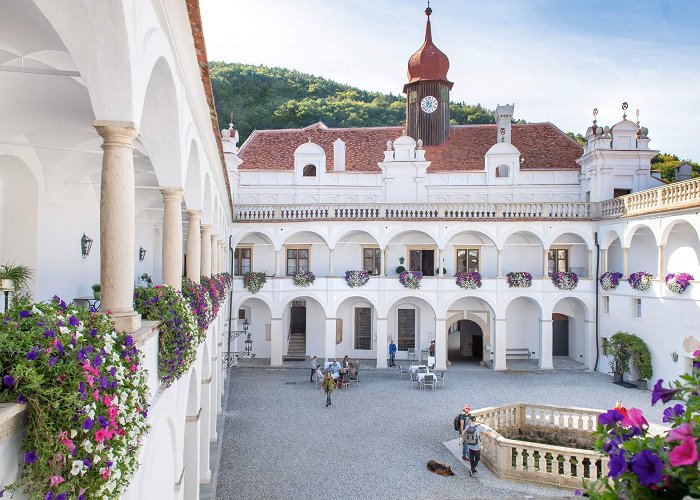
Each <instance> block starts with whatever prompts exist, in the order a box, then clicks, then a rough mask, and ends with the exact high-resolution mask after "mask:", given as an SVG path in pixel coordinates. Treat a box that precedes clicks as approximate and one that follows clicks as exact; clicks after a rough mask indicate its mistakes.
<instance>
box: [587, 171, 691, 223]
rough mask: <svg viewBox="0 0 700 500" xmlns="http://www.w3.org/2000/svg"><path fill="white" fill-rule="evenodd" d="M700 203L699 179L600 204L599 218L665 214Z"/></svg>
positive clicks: (640, 192)
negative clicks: (650, 213)
mask: <svg viewBox="0 0 700 500" xmlns="http://www.w3.org/2000/svg"><path fill="white" fill-rule="evenodd" d="M698 203H700V178H696V179H690V180H687V181H683V182H674V183H673V184H669V185H668V186H661V187H657V188H654V189H646V190H644V191H639V192H637V193H632V194H627V195H624V196H620V197H618V198H614V199H612V200H606V201H603V202H600V216H601V217H603V218H615V217H621V216H624V215H628V216H629V215H638V214H642V213H648V212H665V211H667V210H673V209H677V208H683V207H686V206H692V205H697V204H698Z"/></svg>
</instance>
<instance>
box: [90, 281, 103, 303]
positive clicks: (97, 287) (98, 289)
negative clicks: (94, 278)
mask: <svg viewBox="0 0 700 500" xmlns="http://www.w3.org/2000/svg"><path fill="white" fill-rule="evenodd" d="M100 292H102V285H100V284H99V283H95V284H94V285H92V295H93V296H94V297H95V298H96V299H99V298H100Z"/></svg>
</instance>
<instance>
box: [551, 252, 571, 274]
mask: <svg viewBox="0 0 700 500" xmlns="http://www.w3.org/2000/svg"><path fill="white" fill-rule="evenodd" d="M547 261H548V264H547V272H550V273H554V272H557V273H565V272H567V271H568V270H569V251H568V250H566V249H563V248H554V249H552V250H550V251H549V252H548V254H547Z"/></svg>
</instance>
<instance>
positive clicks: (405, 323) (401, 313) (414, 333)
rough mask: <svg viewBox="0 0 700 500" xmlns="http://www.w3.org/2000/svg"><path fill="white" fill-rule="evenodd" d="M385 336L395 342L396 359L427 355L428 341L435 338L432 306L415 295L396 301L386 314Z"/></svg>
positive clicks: (411, 358)
mask: <svg viewBox="0 0 700 500" xmlns="http://www.w3.org/2000/svg"><path fill="white" fill-rule="evenodd" d="M441 334H442V335H444V334H445V333H443V332H441ZM387 338H388V340H389V341H391V339H394V342H395V343H396V347H397V349H398V351H397V353H396V359H397V360H403V359H408V360H415V359H421V357H427V355H428V347H429V346H430V342H431V341H432V340H436V332H435V311H434V309H433V307H432V306H431V305H430V304H429V303H428V302H427V301H425V300H423V299H419V298H417V297H404V298H401V299H399V300H398V301H396V302H395V303H394V304H393V305H392V306H391V307H390V308H389V312H388V314H387ZM424 351H425V352H424Z"/></svg>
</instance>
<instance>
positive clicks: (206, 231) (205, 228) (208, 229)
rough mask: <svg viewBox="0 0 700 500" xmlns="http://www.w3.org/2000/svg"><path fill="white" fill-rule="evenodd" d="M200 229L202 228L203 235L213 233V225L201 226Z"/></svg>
mask: <svg viewBox="0 0 700 500" xmlns="http://www.w3.org/2000/svg"><path fill="white" fill-rule="evenodd" d="M200 227H201V228H202V234H209V233H211V224H201V225H200Z"/></svg>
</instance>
